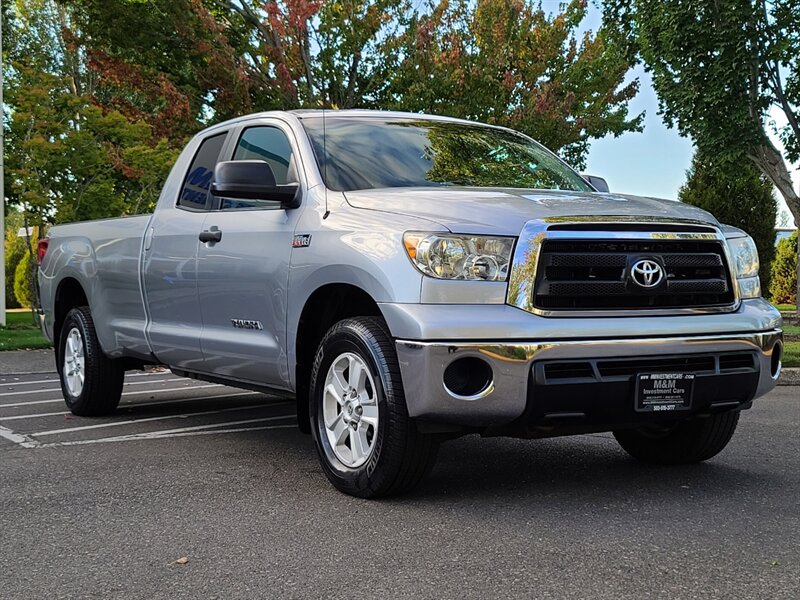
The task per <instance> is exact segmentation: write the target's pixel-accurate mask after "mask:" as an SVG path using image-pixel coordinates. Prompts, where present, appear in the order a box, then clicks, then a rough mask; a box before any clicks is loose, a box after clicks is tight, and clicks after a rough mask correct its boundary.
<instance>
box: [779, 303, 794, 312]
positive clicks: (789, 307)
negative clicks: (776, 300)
mask: <svg viewBox="0 0 800 600" xmlns="http://www.w3.org/2000/svg"><path fill="white" fill-rule="evenodd" d="M774 306H775V308H777V309H778V310H782V311H784V312H796V311H797V306H796V305H794V304H775V305H774Z"/></svg>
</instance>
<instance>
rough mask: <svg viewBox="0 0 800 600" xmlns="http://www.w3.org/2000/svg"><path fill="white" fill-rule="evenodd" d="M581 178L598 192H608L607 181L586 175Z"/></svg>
mask: <svg viewBox="0 0 800 600" xmlns="http://www.w3.org/2000/svg"><path fill="white" fill-rule="evenodd" d="M581 177H583V179H584V180H585V181H586V183H588V184H589V185H590V186H592V187H593V188H594V189H596V190H597V191H598V192H607V191H608V183H606V180H605V179H603V178H602V177H598V176H597V175H587V174H585V173H583V174H581Z"/></svg>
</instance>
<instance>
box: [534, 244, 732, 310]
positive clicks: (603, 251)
mask: <svg viewBox="0 0 800 600" xmlns="http://www.w3.org/2000/svg"><path fill="white" fill-rule="evenodd" d="M642 259H645V260H651V261H654V262H655V263H657V264H658V265H660V266H661V267H662V270H663V273H664V280H663V282H662V284H661V285H659V286H658V287H657V288H655V289H646V288H642V287H640V286H639V285H637V284H636V283H635V281H633V279H632V277H631V266H632V265H633V264H635V262H636V261H637V260H642ZM538 262H539V267H538V270H537V275H536V282H535V286H534V299H533V305H534V307H535V308H541V309H560V310H575V309H580V310H602V309H612V310H613V309H622V308H640V309H647V308H686V307H692V308H694V307H704V306H721V305H727V304H731V303H732V302H733V300H734V297H733V286H732V285H731V281H730V278H729V276H728V272H727V269H726V268H725V260H724V248H723V246H722V244H721V243H720V242H719V241H717V240H713V241H711V240H709V241H706V240H609V241H600V240H570V241H566V240H565V241H549V240H545V241H544V242H543V243H542V248H541V252H540V255H539V261H538Z"/></svg>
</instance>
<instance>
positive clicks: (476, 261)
mask: <svg viewBox="0 0 800 600" xmlns="http://www.w3.org/2000/svg"><path fill="white" fill-rule="evenodd" d="M403 243H404V245H405V248H406V252H407V253H408V257H409V258H410V259H411V262H413V263H414V265H415V266H416V267H417V268H418V269H419V270H420V271H422V272H423V273H424V274H425V275H429V276H431V277H436V278H437V279H462V280H463V279H471V280H478V281H505V280H506V279H507V278H508V264H509V262H510V260H511V250H512V249H513V247H514V238H507V237H486V236H465V235H452V234H444V233H420V232H413V231H409V232H407V233H406V234H405V235H404V236H403Z"/></svg>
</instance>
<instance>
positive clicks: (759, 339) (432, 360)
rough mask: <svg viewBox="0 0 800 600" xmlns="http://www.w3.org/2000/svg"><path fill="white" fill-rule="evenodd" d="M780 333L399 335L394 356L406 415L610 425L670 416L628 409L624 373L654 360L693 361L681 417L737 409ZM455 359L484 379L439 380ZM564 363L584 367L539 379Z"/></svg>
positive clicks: (773, 365) (759, 381)
mask: <svg viewBox="0 0 800 600" xmlns="http://www.w3.org/2000/svg"><path fill="white" fill-rule="evenodd" d="M782 338H783V334H782V332H781V330H780V329H777V328H775V329H770V330H767V331H762V332H754V333H738V334H727V335H697V336H679V337H666V336H665V337H646V338H639V337H630V338H625V339H583V340H580V339H579V340H564V341H555V340H542V341H537V340H531V341H513V342H497V343H493V342H487V341H477V342H465V341H461V340H459V341H436V342H425V341H415V340H402V339H400V340H398V341H397V353H398V358H399V361H400V367H401V372H402V377H403V385H404V388H405V396H406V402H407V404H408V410H409V414H410V415H411V416H412V417H415V418H418V419H421V420H427V421H433V422H437V423H446V424H453V425H462V426H467V427H492V426H504V425H508V424H511V423H514V422H519V421H521V420H522V421H525V425H526V426H553V427H556V426H559V425H563V424H569V425H570V426H576V427H584V428H596V429H604V428H605V426H607V428H608V429H611V428H613V427H615V426H631V425H636V424H637V423H644V422H652V421H653V420H657V419H662V418H669V417H670V415H663V414H656V413H645V414H642V413H636V412H635V411H634V410H633V403H634V398H633V396H634V385H635V382H634V379H635V375H634V373H635V372H642V371H643V372H648V370H651V372H659V371H658V369H659V368H661V369H662V371H660V372H663V368H664V367H652V366H648V365H658V364H661V363H659V361H656V359H662V362H663V361H665V360H666V361H670V360H672V359H677V360H681V361H683V360H687V359H691V361H690V362H688V363H686V364H697V365H703V366H701V367H699V368H697V369H695V368H693V367H687V368H683V369H682V370H688V371H692V372H696V373H697V380H696V385H695V390H694V394H693V400H692V409H691V411H689V412H686V413H683V414H682V416H684V417H686V416H691V415H692V414H701V413H705V412H713V411H716V410H736V409H742V408H747V407H748V406H749V405H750V402H751V401H752V400H753V399H754V398H757V397H759V396H762V395H764V394H766V393H767V392H769V391H770V390H771V389H772V388H773V387H774V386H775V384H776V383H777V380H778V377H779V375H780V363H779V357H780V354H781V353H782ZM776 353H777V354H776ZM773 354H775V360H774V361H773ZM746 356H750V357H751V358H752V361H751V362H749V363H747V360H745V363H747V364H749V366H747V367H744V366H742V362H741V359H742V358H745V359H746ZM465 357H476V358H478V359H480V360H481V361H484V362H485V363H486V364H488V365H489V366H490V367H491V373H492V376H491V384H490V385H488V386H486V388H485V389H482V390H481V391H480V393H475V394H472V395H471V396H468V397H465V396H459V395H458V394H454V393H452V391H450V390H448V389H447V387H446V386H445V384H444V373H445V370H446V369H447V367H448V366H449V365H450V364H451V363H453V362H454V361H456V360H458V359H461V358H465ZM695 359H696V360H695ZM570 361H575V362H576V363H581V364H582V365H587V364H588V365H589V369H588V370H587V371H586V373H585V374H584V375H581V376H577V377H566V378H563V377H562V378H549V377H548V376H547V371H546V370H545V366H546V365H548V364H553V363H559V365H562V364H564V363H569V362H570ZM598 361H600V362H602V363H603V364H604V365H606V364H608V365H611V367H610V369H611V371H612V372H614V373H616V374H613V375H608V374H607V373H606V374H603V373H601V372H600V370H599V369H598V368H597V364H598ZM654 361H655V362H654ZM693 361H694V362H693ZM737 361H738V362H737ZM614 365H616V366H614ZM639 365H641V366H639ZM737 365H738V366H737ZM615 369H616V370H615ZM671 418H673V419H674V418H675V415H674V413H673V414H672V415H671Z"/></svg>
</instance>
